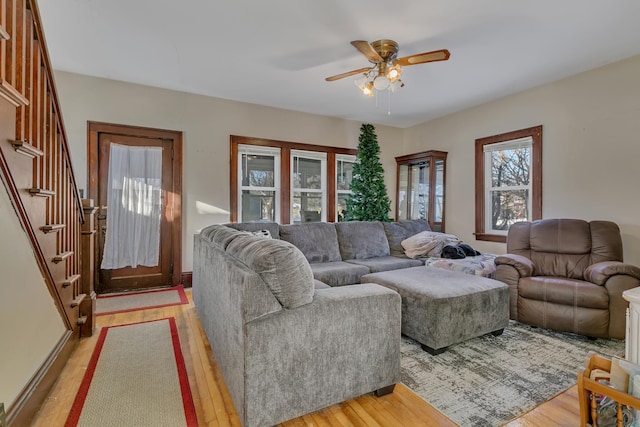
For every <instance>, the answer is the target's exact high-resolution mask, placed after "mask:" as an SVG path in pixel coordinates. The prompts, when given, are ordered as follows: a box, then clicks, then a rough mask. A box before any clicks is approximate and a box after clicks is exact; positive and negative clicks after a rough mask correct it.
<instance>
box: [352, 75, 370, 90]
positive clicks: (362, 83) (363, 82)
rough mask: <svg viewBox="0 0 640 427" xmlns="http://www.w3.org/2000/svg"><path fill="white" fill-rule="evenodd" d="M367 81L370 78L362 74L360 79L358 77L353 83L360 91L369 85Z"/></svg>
mask: <svg viewBox="0 0 640 427" xmlns="http://www.w3.org/2000/svg"><path fill="white" fill-rule="evenodd" d="M367 80H368V78H367V75H366V74H360V75H359V76H358V77H356V79H355V80H354V81H353V83H355V85H356V86H358V87H359V88H360V90H362V89H363V88H364V86H365V85H366V84H367Z"/></svg>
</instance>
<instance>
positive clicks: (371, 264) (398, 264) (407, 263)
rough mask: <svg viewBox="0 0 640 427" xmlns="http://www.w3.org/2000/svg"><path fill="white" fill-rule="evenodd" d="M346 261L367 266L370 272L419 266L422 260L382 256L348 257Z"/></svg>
mask: <svg viewBox="0 0 640 427" xmlns="http://www.w3.org/2000/svg"><path fill="white" fill-rule="evenodd" d="M346 262H348V263H350V264H356V265H362V266H364V267H367V268H368V269H369V271H370V272H371V273H377V272H378V271H389V270H399V269H401V268H409V267H419V266H421V265H422V261H420V260H418V259H408V258H398V257H394V256H383V257H377V258H367V259H349V260H347V261H346Z"/></svg>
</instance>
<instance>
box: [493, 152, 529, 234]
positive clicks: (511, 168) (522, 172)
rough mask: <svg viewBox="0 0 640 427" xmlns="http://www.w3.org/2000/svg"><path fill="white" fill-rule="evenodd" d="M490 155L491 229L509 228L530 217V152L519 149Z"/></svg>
mask: <svg viewBox="0 0 640 427" xmlns="http://www.w3.org/2000/svg"><path fill="white" fill-rule="evenodd" d="M487 154H488V155H490V156H491V187H492V188H491V206H492V207H491V228H492V229H493V230H508V229H509V226H510V225H511V224H513V223H516V222H519V221H527V219H528V218H529V211H530V210H529V189H528V188H522V187H528V186H529V183H530V171H531V149H530V148H516V149H513V150H500V151H492V152H490V153H487Z"/></svg>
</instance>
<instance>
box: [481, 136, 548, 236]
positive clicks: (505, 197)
mask: <svg viewBox="0 0 640 427" xmlns="http://www.w3.org/2000/svg"><path fill="white" fill-rule="evenodd" d="M540 218H542V126H536V127H532V128H528V129H522V130H518V131H514V132H509V133H505V134H501V135H495V136H489V137H486V138H481V139H477V140H476V239H477V240H488V241H494V242H506V235H507V231H508V230H509V226H511V224H514V223H516V222H519V221H532V220H534V219H540Z"/></svg>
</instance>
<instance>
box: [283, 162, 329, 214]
mask: <svg viewBox="0 0 640 427" xmlns="http://www.w3.org/2000/svg"><path fill="white" fill-rule="evenodd" d="M326 200H327V153H322V152H317V151H302V150H291V222H292V223H299V222H318V221H326V220H327V210H326Z"/></svg>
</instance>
